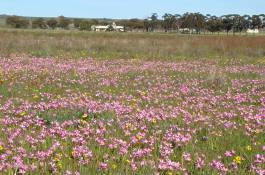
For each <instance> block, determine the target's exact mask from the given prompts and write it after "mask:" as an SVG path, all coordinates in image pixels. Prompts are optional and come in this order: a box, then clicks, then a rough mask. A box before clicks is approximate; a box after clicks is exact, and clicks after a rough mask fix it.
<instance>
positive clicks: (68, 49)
mask: <svg viewBox="0 0 265 175" xmlns="http://www.w3.org/2000/svg"><path fill="white" fill-rule="evenodd" d="M0 37H1V40H0V54H1V56H8V55H12V54H28V55H33V56H54V57H62V58H67V57H69V58H79V57H95V58H122V59H130V58H141V59H179V58H182V59H183V58H186V59H188V58H192V59H198V58H224V57H225V58H238V59H239V58H249V59H251V60H253V59H254V58H261V57H264V56H265V36H245V35H242V36H240V35H238V36H224V35H221V36H213V35H208V36H201V35H200V36H196V35H177V34H162V33H155V34H152V33H151V34H150V33H91V32H79V31H49V30H46V31H44V30H10V29H1V30H0Z"/></svg>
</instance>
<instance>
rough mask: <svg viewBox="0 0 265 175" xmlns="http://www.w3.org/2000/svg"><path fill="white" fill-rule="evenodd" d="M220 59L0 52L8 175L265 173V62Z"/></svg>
mask: <svg viewBox="0 0 265 175" xmlns="http://www.w3.org/2000/svg"><path fill="white" fill-rule="evenodd" d="M214 66H218V64H217V63H213V62H212V61H211V62H207V61H205V62H198V61H181V62H174V61H135V60H95V59H79V60H56V59H53V58H1V59H0V79H1V80H2V81H1V82H2V83H1V84H0V174H67V175H71V174H72V175H79V174H89V173H90V174H97V173H98V174H101V173H102V174H104V173H105V174H107V173H110V174H111V173H112V174H115V172H117V173H120V174H123V173H124V172H127V173H129V174H130V172H133V173H137V172H138V174H177V173H179V174H196V172H201V173H202V174H203V173H204V174H216V173H219V174H231V173H232V174H248V173H249V174H251V173H252V174H259V175H264V174H265V156H264V155H265V144H264V132H265V98H264V97H265V86H264V84H265V79H264V78H263V77H264V75H265V66H260V65H249V64H248V65H247V64H246V65H240V64H238V65H237V64H235V63H233V64H232V63H231V65H227V66H222V67H220V68H219V69H218V72H216V73H215V77H213V75H212V71H213V70H210V69H209V67H214ZM249 73H251V74H250V76H248V74H249ZM241 74H243V75H244V76H243V77H242V75H241ZM253 75H255V76H253ZM253 77H254V78H253ZM88 172H89V173H88Z"/></svg>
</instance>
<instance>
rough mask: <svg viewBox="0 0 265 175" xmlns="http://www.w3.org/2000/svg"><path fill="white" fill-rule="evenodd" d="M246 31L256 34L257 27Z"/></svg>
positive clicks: (257, 31)
mask: <svg viewBox="0 0 265 175" xmlns="http://www.w3.org/2000/svg"><path fill="white" fill-rule="evenodd" d="M247 33H248V34H258V33H259V29H248V30H247Z"/></svg>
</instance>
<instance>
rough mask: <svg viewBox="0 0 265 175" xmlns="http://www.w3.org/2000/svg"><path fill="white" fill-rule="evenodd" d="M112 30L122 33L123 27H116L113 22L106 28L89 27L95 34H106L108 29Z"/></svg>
mask: <svg viewBox="0 0 265 175" xmlns="http://www.w3.org/2000/svg"><path fill="white" fill-rule="evenodd" d="M111 27H112V28H113V30H114V31H115V32H124V31H125V30H124V26H117V25H116V23H115V22H113V23H112V24H111V25H106V26H96V25H93V26H91V30H92V31H95V32H106V31H107V30H108V29H110V28H111Z"/></svg>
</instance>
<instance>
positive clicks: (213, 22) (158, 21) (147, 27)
mask: <svg viewBox="0 0 265 175" xmlns="http://www.w3.org/2000/svg"><path fill="white" fill-rule="evenodd" d="M111 22H112V21H110V20H96V19H93V20H86V19H71V18H66V17H64V16H59V17H57V18H50V19H44V18H35V19H32V20H29V19H28V18H24V17H19V16H9V17H7V19H6V24H7V25H8V26H10V27H14V28H40V29H48V28H49V29H55V28H62V29H69V28H76V29H78V30H91V26H92V25H108V24H110V23H111ZM116 23H117V25H122V26H124V27H125V30H126V31H133V30H138V31H146V32H154V31H164V32H172V31H177V32H185V31H188V32H192V33H198V34H199V33H201V32H211V33H216V32H218V33H219V32H224V31H225V32H227V33H229V32H233V33H236V32H240V33H241V32H242V31H245V30H247V29H261V28H265V14H259V15H252V16H250V15H238V14H229V15H223V16H215V15H210V14H207V15H203V14H201V13H184V14H182V15H179V14H170V13H166V14H164V15H163V16H162V18H159V16H158V14H157V13H153V14H151V16H150V17H148V18H146V19H124V20H117V21H116ZM184 29H185V30H184Z"/></svg>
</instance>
